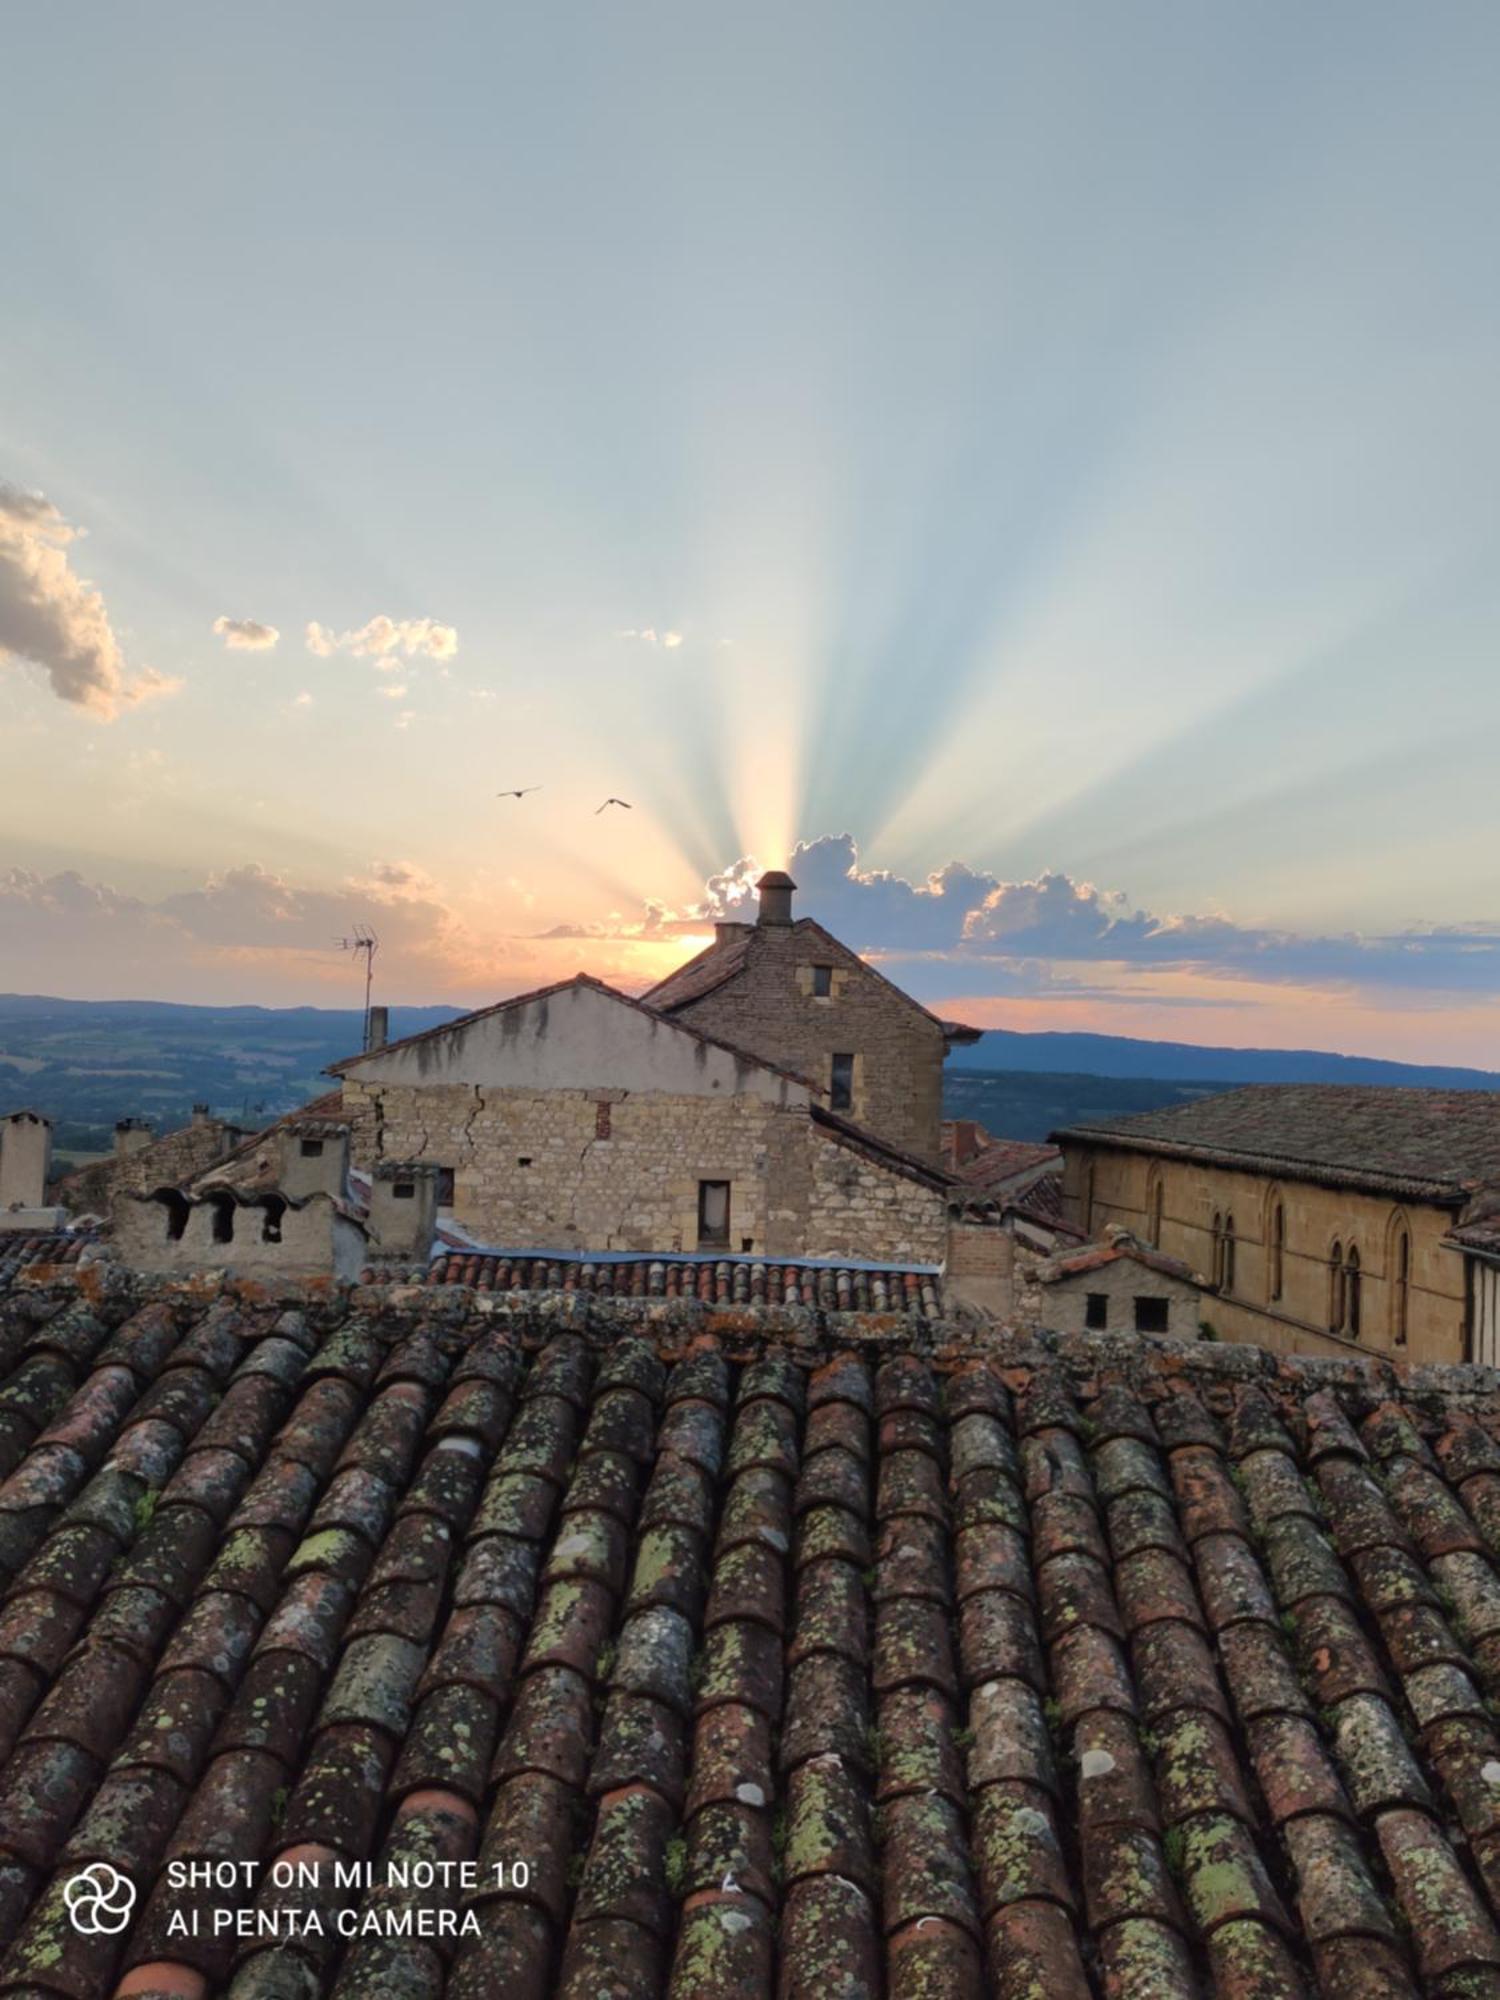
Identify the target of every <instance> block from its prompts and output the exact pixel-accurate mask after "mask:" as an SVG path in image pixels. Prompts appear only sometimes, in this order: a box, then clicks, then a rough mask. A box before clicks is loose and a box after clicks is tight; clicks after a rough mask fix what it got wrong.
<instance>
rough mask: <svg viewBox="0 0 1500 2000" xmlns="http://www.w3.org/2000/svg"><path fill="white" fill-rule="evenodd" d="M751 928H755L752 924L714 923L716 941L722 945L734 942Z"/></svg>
mask: <svg viewBox="0 0 1500 2000" xmlns="http://www.w3.org/2000/svg"><path fill="white" fill-rule="evenodd" d="M751 929H753V926H752V925H750V924H739V923H717V924H715V925H714V943H715V944H720V945H722V944H733V943H734V941H735V940H736V938H742V937H744V935H745V933H746V932H747V931H749V930H751Z"/></svg>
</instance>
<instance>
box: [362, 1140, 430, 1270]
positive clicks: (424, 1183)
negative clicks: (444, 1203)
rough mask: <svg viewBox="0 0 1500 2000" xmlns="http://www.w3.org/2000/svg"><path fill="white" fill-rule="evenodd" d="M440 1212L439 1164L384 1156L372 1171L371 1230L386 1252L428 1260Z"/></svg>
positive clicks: (414, 1259) (392, 1255)
mask: <svg viewBox="0 0 1500 2000" xmlns="http://www.w3.org/2000/svg"><path fill="white" fill-rule="evenodd" d="M437 1212H438V1169H437V1168H436V1167H433V1166H429V1165H427V1164H426V1163H425V1162H421V1163H418V1162H415V1161H413V1162H407V1163H396V1162H393V1161H390V1160H382V1161H380V1163H379V1164H378V1165H377V1166H376V1168H375V1169H374V1171H373V1172H372V1174H371V1175H370V1233H371V1235H372V1236H373V1237H374V1238H375V1241H376V1243H377V1245H378V1246H379V1248H380V1249H381V1250H382V1251H383V1252H384V1253H385V1255H386V1256H388V1257H406V1258H410V1259H412V1260H413V1261H416V1262H422V1263H425V1262H426V1260H427V1258H428V1256H429V1255H430V1254H431V1251H432V1233H433V1231H434V1229H435V1228H436V1227H437Z"/></svg>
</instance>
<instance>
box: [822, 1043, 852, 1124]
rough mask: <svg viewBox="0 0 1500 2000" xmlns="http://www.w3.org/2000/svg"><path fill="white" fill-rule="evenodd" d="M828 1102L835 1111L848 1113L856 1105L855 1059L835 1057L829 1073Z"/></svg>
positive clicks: (849, 1056) (845, 1056)
mask: <svg viewBox="0 0 1500 2000" xmlns="http://www.w3.org/2000/svg"><path fill="white" fill-rule="evenodd" d="M828 1102H829V1103H830V1105H831V1106H832V1107H833V1109H834V1110H835V1111H847V1110H849V1108H850V1107H851V1105H852V1104H853V1103H854V1058H853V1056H851V1055H842V1056H834V1057H833V1059H832V1066H831V1069H830V1073H829V1088H828Z"/></svg>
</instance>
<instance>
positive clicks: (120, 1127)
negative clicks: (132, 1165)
mask: <svg viewBox="0 0 1500 2000" xmlns="http://www.w3.org/2000/svg"><path fill="white" fill-rule="evenodd" d="M150 1144H151V1127H150V1125H149V1124H148V1123H147V1121H146V1120H145V1119H144V1118H121V1119H119V1120H118V1121H117V1123H116V1125H115V1158H116V1159H117V1160H128V1159H129V1157H130V1155H131V1154H132V1153H139V1152H141V1151H142V1150H143V1149H144V1148H145V1147H147V1146H149V1145H150Z"/></svg>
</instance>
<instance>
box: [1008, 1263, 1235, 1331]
mask: <svg viewBox="0 0 1500 2000" xmlns="http://www.w3.org/2000/svg"><path fill="white" fill-rule="evenodd" d="M1040 1292H1041V1300H1040V1307H1039V1318H1040V1320H1041V1323H1042V1325H1043V1326H1045V1327H1046V1328H1047V1329H1048V1330H1049V1331H1050V1332H1053V1333H1083V1332H1085V1331H1086V1330H1089V1329H1088V1322H1087V1318H1086V1314H1087V1311H1088V1300H1089V1295H1090V1293H1095V1294H1098V1295H1101V1296H1102V1297H1103V1298H1104V1299H1105V1300H1106V1305H1105V1322H1104V1325H1103V1327H1102V1328H1097V1329H1093V1330H1094V1331H1099V1332H1104V1333H1119V1334H1133V1333H1136V1332H1138V1331H1139V1329H1138V1328H1137V1326H1136V1323H1135V1318H1136V1304H1135V1302H1136V1300H1137V1299H1139V1298H1150V1299H1165V1300H1166V1301H1167V1324H1166V1328H1165V1329H1164V1330H1165V1332H1166V1333H1167V1335H1168V1336H1169V1337H1170V1338H1171V1339H1174V1340H1196V1339H1197V1338H1198V1337H1199V1330H1200V1327H1201V1324H1202V1321H1203V1319H1204V1317H1205V1314H1206V1313H1207V1312H1208V1309H1209V1308H1210V1307H1211V1306H1212V1305H1213V1301H1212V1300H1211V1299H1205V1298H1204V1297H1203V1295H1202V1293H1201V1292H1200V1291H1199V1290H1198V1287H1197V1286H1196V1285H1189V1284H1185V1283H1184V1282H1183V1281H1182V1280H1181V1279H1180V1278H1173V1277H1169V1276H1168V1275H1167V1273H1166V1272H1165V1271H1153V1270H1151V1269H1150V1268H1149V1267H1148V1266H1146V1265H1144V1264H1138V1263H1136V1261H1135V1259H1134V1258H1133V1257H1118V1258H1116V1259H1115V1261H1114V1262H1113V1263H1112V1264H1103V1265H1101V1266H1100V1267H1099V1268H1098V1269H1097V1270H1094V1271H1079V1272H1078V1273H1076V1274H1075V1275H1074V1276H1072V1277H1067V1278H1059V1279H1056V1280H1054V1281H1053V1282H1052V1283H1050V1284H1044V1285H1042V1286H1041V1287H1040Z"/></svg>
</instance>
